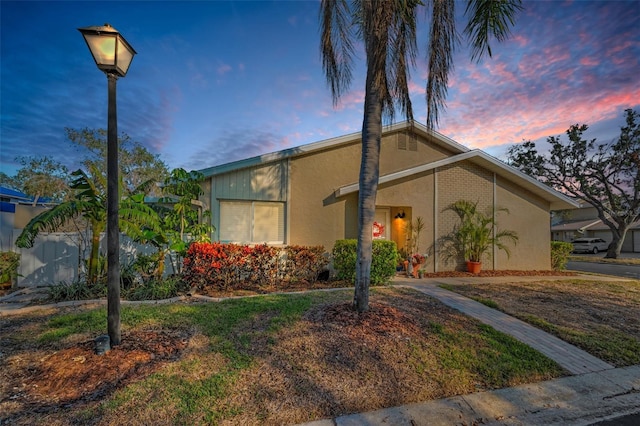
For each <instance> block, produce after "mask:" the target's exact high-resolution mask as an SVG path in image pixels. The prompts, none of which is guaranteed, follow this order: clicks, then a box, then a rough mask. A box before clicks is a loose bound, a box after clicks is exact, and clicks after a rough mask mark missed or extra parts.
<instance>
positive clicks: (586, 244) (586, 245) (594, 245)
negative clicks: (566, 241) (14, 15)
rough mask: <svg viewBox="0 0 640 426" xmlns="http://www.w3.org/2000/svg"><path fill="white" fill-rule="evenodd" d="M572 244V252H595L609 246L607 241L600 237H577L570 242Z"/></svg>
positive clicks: (604, 249)
mask: <svg viewBox="0 0 640 426" xmlns="http://www.w3.org/2000/svg"><path fill="white" fill-rule="evenodd" d="M571 244H573V252H574V253H593V254H596V253H598V252H599V251H606V250H607V249H608V248H609V243H608V242H606V241H605V240H603V239H602V238H578V239H577V240H573V241H572V242H571Z"/></svg>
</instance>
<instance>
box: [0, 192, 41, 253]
mask: <svg viewBox="0 0 640 426" xmlns="http://www.w3.org/2000/svg"><path fill="white" fill-rule="evenodd" d="M33 200H34V198H33V197H31V196H29V195H26V194H23V193H22V192H20V191H16V190H13V189H10V188H6V187H4V186H0V251H10V250H11V249H12V247H13V244H12V243H13V242H12V239H11V234H12V232H13V230H14V229H15V228H19V229H21V228H24V227H25V226H26V225H27V223H29V221H30V220H31V219H33V218H34V217H36V216H37V215H39V214H40V213H42V212H43V211H45V210H46V209H47V207H46V205H47V204H48V203H50V200H49V199H48V198H41V199H39V200H38V202H37V203H36V205H35V206H34V205H33Z"/></svg>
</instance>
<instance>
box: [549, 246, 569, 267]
mask: <svg viewBox="0 0 640 426" xmlns="http://www.w3.org/2000/svg"><path fill="white" fill-rule="evenodd" d="M572 251H573V244H571V243H565V242H564V241H551V267H552V268H553V269H555V270H563V269H565V268H566V267H567V262H568V261H569V255H570V254H571V252H572Z"/></svg>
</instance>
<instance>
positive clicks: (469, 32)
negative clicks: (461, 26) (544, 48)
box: [464, 0, 522, 61]
mask: <svg viewBox="0 0 640 426" xmlns="http://www.w3.org/2000/svg"><path fill="white" fill-rule="evenodd" d="M520 10H522V1H521V0H468V2H467V8H466V10H465V15H468V16H469V22H468V23H467V26H466V28H465V30H464V33H465V35H466V36H467V37H468V38H469V42H470V44H471V60H472V61H479V60H480V59H481V58H482V55H484V53H485V52H486V53H487V54H489V56H491V45H490V44H489V41H490V38H491V37H493V38H495V39H496V40H497V41H499V42H501V41H504V40H506V39H507V38H508V37H509V35H510V33H511V27H512V26H513V25H514V24H515V17H516V14H517V13H518V12H519V11H520Z"/></svg>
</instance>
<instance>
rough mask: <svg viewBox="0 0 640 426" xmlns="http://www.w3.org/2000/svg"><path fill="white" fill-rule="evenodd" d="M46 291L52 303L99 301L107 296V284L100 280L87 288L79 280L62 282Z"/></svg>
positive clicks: (83, 282)
mask: <svg viewBox="0 0 640 426" xmlns="http://www.w3.org/2000/svg"><path fill="white" fill-rule="evenodd" d="M47 290H48V292H49V299H50V300H51V301H53V302H64V301H67V300H88V299H100V298H103V297H106V296H107V282H106V281H105V280H102V281H98V282H96V283H95V284H93V285H91V286H89V285H87V283H86V282H85V281H81V280H78V281H73V282H71V283H67V282H66V281H62V282H61V283H59V284H56V285H53V286H51V287H49V288H48V289H47Z"/></svg>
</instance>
